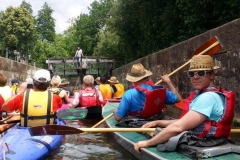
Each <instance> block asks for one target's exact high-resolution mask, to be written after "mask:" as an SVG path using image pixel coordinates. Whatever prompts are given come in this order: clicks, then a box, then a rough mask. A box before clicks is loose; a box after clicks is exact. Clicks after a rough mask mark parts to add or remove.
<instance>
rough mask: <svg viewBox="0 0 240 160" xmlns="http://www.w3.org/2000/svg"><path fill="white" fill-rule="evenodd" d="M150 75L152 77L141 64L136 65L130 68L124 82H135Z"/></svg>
mask: <svg viewBox="0 0 240 160" xmlns="http://www.w3.org/2000/svg"><path fill="white" fill-rule="evenodd" d="M150 75H152V72H150V71H148V70H146V69H145V68H144V67H143V65H142V64H141V63H138V64H134V65H133V66H132V69H131V73H128V74H127V77H126V80H128V81H130V82H137V81H139V80H141V79H143V78H145V77H148V76H150Z"/></svg>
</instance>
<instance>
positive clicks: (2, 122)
mask: <svg viewBox="0 0 240 160" xmlns="http://www.w3.org/2000/svg"><path fill="white" fill-rule="evenodd" d="M18 122H20V120H12V121H0V124H12V123H18Z"/></svg>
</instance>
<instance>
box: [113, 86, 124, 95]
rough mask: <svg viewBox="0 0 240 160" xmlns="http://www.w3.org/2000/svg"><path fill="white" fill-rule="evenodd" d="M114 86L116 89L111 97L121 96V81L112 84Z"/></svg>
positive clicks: (122, 90) (122, 88) (122, 89)
mask: <svg viewBox="0 0 240 160" xmlns="http://www.w3.org/2000/svg"><path fill="white" fill-rule="evenodd" d="M114 86H115V87H116V89H117V91H116V92H115V93H113V97H119V98H120V97H122V96H123V94H124V92H125V89H124V86H123V85H122V84H121V83H117V84H114Z"/></svg>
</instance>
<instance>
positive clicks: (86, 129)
mask: <svg viewBox="0 0 240 160" xmlns="http://www.w3.org/2000/svg"><path fill="white" fill-rule="evenodd" d="M78 129H80V130H81V131H84V132H155V130H156V128H78ZM231 133H240V129H231Z"/></svg>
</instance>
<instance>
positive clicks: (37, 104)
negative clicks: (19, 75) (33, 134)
mask: <svg viewBox="0 0 240 160" xmlns="http://www.w3.org/2000/svg"><path fill="white" fill-rule="evenodd" d="M50 80H51V79H50V72H49V71H47V70H43V69H41V70H37V71H36V72H35V74H34V77H33V89H27V83H22V85H21V86H20V88H19V94H18V95H15V96H14V97H13V98H11V99H9V100H8V101H6V102H4V104H3V107H2V108H3V110H5V111H7V112H12V111H14V110H19V111H20V117H21V118H20V121H21V126H24V127H27V126H28V127H31V126H37V125H46V124H54V123H55V121H54V119H55V112H56V111H57V110H58V108H60V107H61V105H62V101H61V99H60V97H59V96H57V95H54V94H53V93H52V92H50V91H48V90H47V88H48V87H49V84H50Z"/></svg>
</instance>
